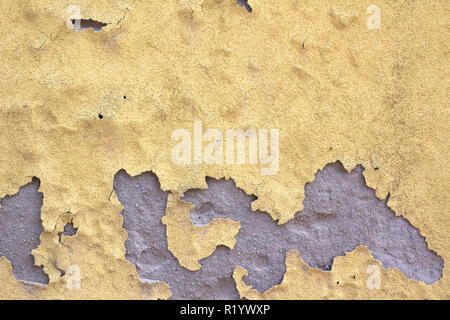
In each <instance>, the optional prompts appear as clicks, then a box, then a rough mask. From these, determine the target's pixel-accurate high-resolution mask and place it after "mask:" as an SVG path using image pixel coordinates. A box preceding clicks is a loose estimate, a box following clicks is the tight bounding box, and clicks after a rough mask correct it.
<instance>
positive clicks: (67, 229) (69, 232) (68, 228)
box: [58, 222, 78, 242]
mask: <svg viewBox="0 0 450 320" xmlns="http://www.w3.org/2000/svg"><path fill="white" fill-rule="evenodd" d="M77 230H78V228H74V227H73V223H72V222H70V223H68V224H66V225H65V226H64V231H63V232H60V233H58V237H59V242H61V235H65V236H67V237H71V236H73V235H75V234H76V233H77Z"/></svg>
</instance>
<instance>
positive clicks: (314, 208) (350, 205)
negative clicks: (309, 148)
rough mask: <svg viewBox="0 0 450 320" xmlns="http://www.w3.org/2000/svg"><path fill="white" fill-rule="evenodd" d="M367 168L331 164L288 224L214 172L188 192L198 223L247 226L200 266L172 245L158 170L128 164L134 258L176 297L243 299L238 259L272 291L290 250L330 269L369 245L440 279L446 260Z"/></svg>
mask: <svg viewBox="0 0 450 320" xmlns="http://www.w3.org/2000/svg"><path fill="white" fill-rule="evenodd" d="M362 171H363V169H362V167H361V166H358V167H356V168H355V169H354V170H353V171H352V172H350V173H347V171H346V170H345V169H344V168H343V166H342V165H341V164H340V163H333V164H329V165H327V166H325V168H324V169H323V170H322V171H319V172H318V173H317V174H316V177H315V180H314V181H313V182H311V183H308V184H307V185H306V186H305V200H304V203H303V205H304V209H303V210H302V211H301V212H298V213H297V214H296V215H295V217H294V219H293V220H291V221H289V222H287V223H286V224H283V225H281V226H279V225H277V224H276V222H275V221H273V220H272V218H271V217H270V215H268V214H267V213H265V212H261V211H256V212H253V211H251V202H252V201H254V200H255V197H252V196H248V195H246V194H245V192H244V191H242V190H241V189H239V188H236V185H235V184H234V182H233V181H232V180H224V179H221V180H216V179H211V178H207V184H208V189H205V190H189V191H187V192H186V193H185V195H184V197H183V200H184V201H189V202H192V203H193V204H194V205H195V208H194V209H193V210H191V214H190V216H191V219H192V221H193V222H194V224H196V225H206V224H208V223H209V222H210V221H211V220H212V219H213V218H231V219H233V220H235V221H239V222H240V224H241V228H240V230H239V233H238V234H237V235H236V240H237V243H236V245H235V246H234V248H233V249H232V250H230V249H229V248H226V247H223V246H220V247H218V248H217V249H216V251H215V252H214V253H213V254H212V255H211V256H210V257H208V258H205V259H203V260H202V261H201V264H202V268H201V270H200V271H189V270H187V269H185V268H183V267H181V266H180V265H179V263H178V260H177V259H176V258H175V257H174V256H173V255H172V254H171V253H170V252H169V251H168V250H167V239H166V232H165V226H164V225H163V224H162V223H161V218H162V217H163V216H164V215H165V208H166V203H167V192H163V191H161V189H160V185H159V182H158V178H157V177H156V175H154V174H152V173H144V174H141V175H139V176H136V177H131V176H129V175H128V174H127V173H126V172H125V171H123V170H122V171H120V172H119V173H118V174H117V175H116V178H115V182H114V188H115V192H116V194H117V196H118V198H119V200H120V201H121V203H122V204H123V206H124V210H123V211H122V215H123V217H124V228H125V229H126V230H127V233H128V235H129V237H128V239H127V241H126V242H125V247H126V249H127V253H126V257H127V259H129V260H130V261H131V262H132V263H133V264H135V265H136V268H137V271H138V273H139V275H140V277H141V278H144V279H152V280H161V281H164V282H166V283H168V284H169V285H170V286H171V291H172V295H173V298H181V299H183V298H184V299H189V298H198V299H208V298H212V299H233V298H238V297H239V295H238V292H237V290H236V288H235V284H234V281H233V279H232V277H231V276H232V274H233V270H234V268H235V267H236V266H241V267H244V268H246V269H247V270H248V271H249V275H248V279H247V281H246V282H247V283H248V284H249V285H251V286H253V287H254V288H256V289H257V290H258V291H266V290H268V289H270V288H271V287H273V286H274V285H277V284H279V283H281V281H282V278H283V276H284V274H285V271H286V269H285V264H284V259H285V256H286V253H287V252H288V251H289V250H294V249H295V250H298V251H299V252H300V255H301V257H302V259H303V261H304V262H306V263H307V264H308V265H309V266H311V267H313V268H318V269H322V270H330V269H331V265H332V263H333V259H334V258H335V257H336V256H343V255H344V254H345V253H346V252H351V251H352V250H353V249H355V248H356V247H357V246H358V245H361V244H363V245H365V246H367V247H368V248H369V249H370V250H371V251H372V253H373V255H374V257H375V258H376V259H378V260H380V261H381V262H382V263H383V266H384V267H385V268H398V269H400V270H401V271H402V272H403V273H404V274H405V275H406V276H407V277H409V278H412V279H414V280H421V281H424V282H426V283H428V284H430V283H433V282H435V281H437V280H439V279H440V277H441V275H442V268H443V261H442V259H441V258H440V257H439V256H437V255H436V254H435V253H434V252H432V251H430V250H428V248H427V244H426V242H425V239H424V238H423V237H422V236H420V234H419V232H418V231H417V229H415V228H414V227H412V226H411V224H410V223H409V222H408V221H406V220H405V219H403V218H401V217H396V216H395V214H394V213H393V212H392V211H391V210H390V209H389V208H388V207H387V205H386V201H383V200H379V199H377V198H376V196H375V193H374V191H373V190H372V189H370V188H368V187H367V186H366V183H365V180H364V177H363V175H362Z"/></svg>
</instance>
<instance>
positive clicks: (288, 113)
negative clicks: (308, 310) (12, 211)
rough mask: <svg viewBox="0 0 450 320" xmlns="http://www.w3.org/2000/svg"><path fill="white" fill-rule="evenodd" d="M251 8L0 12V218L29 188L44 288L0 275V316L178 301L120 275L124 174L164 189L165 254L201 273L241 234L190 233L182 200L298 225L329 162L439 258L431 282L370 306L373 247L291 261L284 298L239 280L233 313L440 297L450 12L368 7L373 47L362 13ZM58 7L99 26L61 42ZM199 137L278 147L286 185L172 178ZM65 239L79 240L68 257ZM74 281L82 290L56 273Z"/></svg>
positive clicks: (218, 229)
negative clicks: (174, 155)
mask: <svg viewBox="0 0 450 320" xmlns="http://www.w3.org/2000/svg"><path fill="white" fill-rule="evenodd" d="M248 3H249V5H250V6H251V8H252V12H251V13H250V12H248V11H247V10H246V9H245V8H244V7H239V6H238V5H237V4H236V1H235V0H168V1H165V5H164V6H162V5H161V4H160V3H159V2H156V1H143V0H99V1H90V0H77V1H73V0H58V1H54V0H30V1H25V0H18V1H1V2H0V28H1V30H2V32H1V34H0V61H1V63H0V73H1V74H2V77H0V96H1V97H2V99H1V101H0V119H1V121H0V149H1V150H2V152H1V153H0V162H1V166H0V177H1V180H0V181H1V182H0V199H3V198H5V197H6V196H12V195H14V194H16V193H17V192H18V191H19V188H20V187H21V186H24V185H26V184H28V183H30V181H31V180H32V178H33V177H38V178H39V179H40V187H39V192H41V193H42V194H43V204H42V208H41V216H40V218H41V220H42V228H43V232H41V234H40V236H39V246H38V247H37V249H34V250H32V255H33V257H34V262H35V264H36V265H37V266H40V267H42V268H43V271H44V272H45V273H46V274H47V276H48V278H49V284H48V286H45V287H41V286H38V285H33V284H25V283H23V282H22V281H18V280H17V279H16V278H15V277H14V273H13V270H12V266H11V260H9V259H8V258H6V257H5V256H3V257H1V258H0V282H1V283H2V290H0V297H2V298H33V299H35V298H55V297H57V298H76V299H81V298H99V297H101V298H140V299H156V298H161V299H166V298H168V297H170V295H171V293H170V288H169V286H168V285H167V284H165V283H163V282H146V281H142V280H141V279H140V278H139V275H138V273H137V271H136V268H135V267H134V266H133V264H132V263H131V262H129V261H128V260H127V259H126V258H125V254H126V248H125V241H126V239H127V236H128V235H127V233H126V231H125V229H124V228H123V226H122V223H123V219H122V215H121V214H120V213H121V211H122V205H121V204H120V202H119V201H118V199H117V197H116V195H115V193H114V192H113V179H114V176H115V174H116V173H117V172H118V171H119V170H121V169H124V170H126V172H128V173H129V174H130V175H132V176H136V175H139V174H141V173H142V172H147V171H152V172H154V173H155V174H156V175H157V176H158V178H159V181H160V183H161V189H162V190H165V191H168V192H170V193H169V194H168V197H167V207H166V215H165V216H164V217H163V221H162V222H163V224H164V225H165V226H166V235H167V245H168V249H169V251H170V252H172V253H173V254H174V255H175V256H176V257H177V259H178V261H179V263H180V264H181V265H183V266H184V267H186V268H188V269H190V270H199V269H200V268H201V266H200V264H199V263H198V261H201V260H202V259H204V258H207V257H209V256H211V255H212V254H213V253H214V251H215V249H216V247H217V246H218V245H226V246H228V247H230V248H231V247H234V246H235V245H236V240H235V237H236V235H237V234H239V227H240V225H239V224H237V223H235V222H233V221H231V220H230V219H222V220H214V221H213V222H211V223H210V224H208V225H206V226H203V227H195V226H194V225H193V224H192V222H191V220H190V218H189V217H190V216H189V211H190V209H191V208H192V204H190V203H186V202H183V201H182V200H181V199H180V198H181V197H182V195H183V193H184V192H186V191H187V190H189V189H196V188H206V187H207V184H206V181H205V177H207V176H208V177H212V178H215V179H221V178H226V179H228V178H232V179H233V181H234V182H235V183H236V186H237V187H238V188H240V189H242V190H244V191H245V193H246V194H253V195H255V196H256V197H257V199H256V200H255V201H253V202H252V203H251V208H252V210H254V211H258V210H260V211H264V212H267V213H268V214H269V215H270V217H272V218H273V219H274V220H276V221H277V223H278V224H280V225H284V224H286V223H288V222H289V221H290V220H291V219H293V218H294V216H295V214H296V212H299V211H301V210H302V209H303V200H304V198H305V184H307V183H308V182H311V181H313V180H314V175H315V173H316V172H317V170H319V169H322V168H323V167H324V166H325V165H326V164H327V163H332V162H335V161H337V160H339V161H341V162H342V164H343V166H344V167H345V169H346V170H347V171H350V170H352V169H354V168H355V167H356V166H357V165H358V164H361V165H362V166H363V167H364V168H365V171H364V173H363V175H364V177H365V179H366V182H367V185H368V186H369V187H370V188H372V189H373V190H374V191H375V195H376V197H377V198H378V199H386V198H387V197H388V195H389V200H388V201H387V206H388V207H389V208H390V209H391V210H392V212H394V213H395V215H396V216H399V217H403V218H404V219H406V220H407V221H408V222H409V223H410V224H411V226H413V227H414V228H415V229H417V230H418V231H419V232H420V235H421V236H423V237H424V238H425V239H426V243H427V245H428V249H429V250H431V251H433V252H435V253H436V254H437V255H438V256H440V257H442V259H443V261H444V268H443V270H442V278H441V279H440V280H438V281H436V282H434V283H433V284H432V285H427V284H425V283H423V282H419V281H416V280H412V279H409V278H407V277H405V275H404V274H403V273H402V272H401V271H399V270H396V269H385V268H382V269H381V277H382V279H384V280H382V286H381V289H380V290H368V289H367V287H366V284H365V279H366V278H367V273H366V270H367V268H368V267H369V266H370V265H372V264H373V263H378V262H376V260H374V258H373V257H372V255H371V252H370V251H369V249H367V248H366V247H361V246H358V247H357V248H356V249H355V250H353V251H352V252H351V253H348V254H346V255H345V256H342V257H338V258H336V259H335V262H334V264H333V266H332V269H331V270H330V271H323V270H318V269H311V268H310V267H309V266H308V264H307V263H305V262H304V261H303V260H301V258H300V256H298V254H297V253H296V252H295V251H288V253H287V255H286V258H285V263H286V274H285V276H284V277H283V281H282V282H281V283H280V285H278V286H275V287H274V288H272V289H269V291H267V292H265V293H264V294H260V293H258V292H256V291H255V290H253V289H251V288H250V287H249V286H247V285H246V284H245V280H246V279H244V282H243V281H242V277H243V276H244V274H246V270H245V268H242V267H238V268H236V269H235V270H234V272H233V277H234V279H235V281H237V290H238V292H239V293H240V295H241V296H243V297H247V298H324V297H326V298H388V297H392V298H449V297H450V296H449V292H450V290H449V288H450V268H449V267H448V261H450V237H449V234H450V215H449V212H450V210H449V203H450V193H449V190H450V163H449V161H448V159H449V158H450V148H449V144H448V141H449V136H450V128H449V126H448V123H449V122H450V108H449V96H448V92H449V90H448V88H449V81H450V77H449V70H448V68H447V67H446V66H447V65H448V59H449V56H448V52H449V49H448V39H449V32H450V31H449V28H448V21H449V12H450V8H449V6H450V4H449V2H448V1H447V0H436V1H433V2H430V1H406V0H399V1H390V0H380V1H377V2H376V5H377V6H378V7H379V8H380V11H381V28H380V29H376V30H370V29H368V28H367V19H368V17H369V14H368V13H367V8H368V7H369V6H370V5H371V4H373V2H372V1H371V0H370V1H356V0H323V1H313V0H305V1H297V0H286V1H270V0H269V1H261V0H249V1H248ZM70 5H77V6H79V7H80V9H81V17H82V19H87V20H88V19H92V20H95V21H99V22H102V23H106V24H107V25H106V26H105V27H103V28H102V29H101V31H99V32H94V30H93V29H92V28H89V29H86V30H80V31H77V30H73V29H70V28H68V27H67V23H66V22H67V21H68V19H69V13H68V12H67V8H68V7H69V6H70ZM100 115H101V116H100ZM196 120H199V121H202V123H203V128H204V129H205V130H206V129H207V128H216V129H218V130H219V131H221V132H224V131H225V130H227V129H230V128H231V129H233V128H243V129H248V128H256V129H261V128H264V129H279V130H280V163H279V164H280V167H279V171H278V172H277V173H276V174H275V175H272V176H263V175H261V174H260V165H249V164H244V165H227V164H222V165H207V164H191V165H177V164H175V163H174V162H173V161H172V160H171V150H172V148H173V147H174V142H173V141H171V135H172V132H173V131H174V130H177V129H187V130H190V131H192V127H193V122H194V121H196ZM68 223H72V224H73V227H74V228H76V229H77V232H76V234H74V235H72V236H66V235H64V234H62V235H61V237H60V236H59V234H60V233H61V232H63V231H64V227H65V226H66V225H67V224H68ZM375 249H376V248H375ZM375 249H372V250H375ZM305 259H306V258H305ZM380 259H381V257H380ZM74 265H75V266H77V267H78V268H79V270H80V271H81V287H80V288H77V289H73V288H68V287H67V281H68V279H69V278H70V277H71V273H68V272H65V271H67V269H68V268H70V267H71V266H74ZM419 271H420V270H419ZM428 271H431V270H428ZM251 272H252V271H251V270H250V269H249V273H251ZM353 276H355V278H353ZM250 277H251V275H250ZM433 277H434V276H433ZM337 283H338V284H337Z"/></svg>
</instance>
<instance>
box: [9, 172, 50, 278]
mask: <svg viewBox="0 0 450 320" xmlns="http://www.w3.org/2000/svg"><path fill="white" fill-rule="evenodd" d="M39 185H40V182H39V179H37V178H33V180H32V181H31V183H29V184H27V185H25V186H23V187H22V188H20V190H19V192H18V193H17V194H15V195H13V196H6V197H5V198H3V199H2V200H1V201H0V206H1V207H0V256H4V257H6V258H7V259H8V260H9V261H10V262H11V264H12V266H13V273H14V276H15V277H16V279H18V280H23V281H28V282H35V283H41V284H48V276H47V275H46V274H45V273H44V271H43V269H42V267H37V266H35V265H34V257H33V256H32V255H31V250H33V249H35V248H37V247H38V245H39V236H40V235H41V233H42V232H43V231H44V229H43V228H42V221H41V207H42V200H43V196H42V193H41V192H39Z"/></svg>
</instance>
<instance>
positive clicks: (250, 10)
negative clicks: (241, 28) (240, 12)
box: [236, 0, 253, 12]
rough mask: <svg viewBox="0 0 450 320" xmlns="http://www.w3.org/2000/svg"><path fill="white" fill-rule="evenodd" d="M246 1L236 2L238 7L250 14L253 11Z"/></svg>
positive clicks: (239, 0)
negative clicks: (243, 8)
mask: <svg viewBox="0 0 450 320" xmlns="http://www.w3.org/2000/svg"><path fill="white" fill-rule="evenodd" d="M247 1H248V0H236V2H237V4H238V5H239V7H245V9H247V11H248V12H252V11H253V9H252V7H250V5H249V4H248V2H247Z"/></svg>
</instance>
